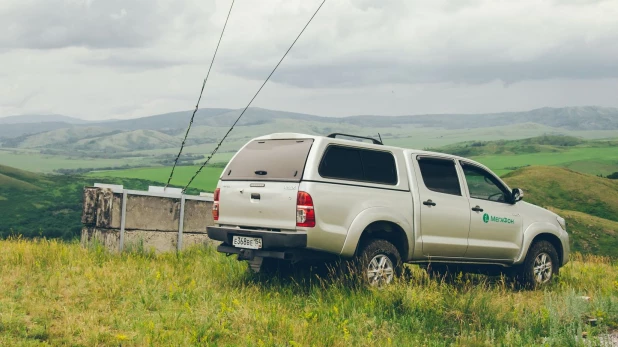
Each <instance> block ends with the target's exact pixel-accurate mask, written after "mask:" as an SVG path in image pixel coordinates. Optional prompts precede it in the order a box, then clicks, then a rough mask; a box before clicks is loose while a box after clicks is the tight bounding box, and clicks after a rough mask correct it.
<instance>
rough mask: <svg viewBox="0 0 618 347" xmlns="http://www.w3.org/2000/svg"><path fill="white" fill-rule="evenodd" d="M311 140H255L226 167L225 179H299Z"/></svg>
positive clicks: (297, 180)
mask: <svg viewBox="0 0 618 347" xmlns="http://www.w3.org/2000/svg"><path fill="white" fill-rule="evenodd" d="M312 144H313V140H312V139H302V140H299V139H292V140H255V141H252V142H251V143H249V144H248V145H247V146H245V147H244V148H243V149H242V150H241V151H240V152H239V153H237V154H236V156H235V157H234V159H232V161H231V162H230V164H229V165H228V166H227V168H226V171H225V172H224V173H223V175H222V176H221V180H223V181H232V180H234V181H241V180H250V181H285V182H300V180H301V178H302V176H303V171H304V169H305V163H306V162H307V156H308V155H309V150H311V145H312Z"/></svg>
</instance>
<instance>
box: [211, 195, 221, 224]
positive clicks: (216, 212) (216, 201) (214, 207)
mask: <svg viewBox="0 0 618 347" xmlns="http://www.w3.org/2000/svg"><path fill="white" fill-rule="evenodd" d="M219 194H220V189H219V188H217V189H216V190H215V197H214V202H213V203H212V219H214V220H219Z"/></svg>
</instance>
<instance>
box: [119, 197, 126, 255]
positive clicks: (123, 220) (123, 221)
mask: <svg viewBox="0 0 618 347" xmlns="http://www.w3.org/2000/svg"><path fill="white" fill-rule="evenodd" d="M126 220H127V190H126V189H123V190H122V210H121V211H120V245H119V248H120V252H121V253H122V251H123V249H124V226H125V224H126Z"/></svg>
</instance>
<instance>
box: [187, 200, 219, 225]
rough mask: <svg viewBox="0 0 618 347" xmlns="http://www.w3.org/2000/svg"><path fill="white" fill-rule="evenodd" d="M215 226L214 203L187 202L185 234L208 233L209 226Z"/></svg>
mask: <svg viewBox="0 0 618 347" xmlns="http://www.w3.org/2000/svg"><path fill="white" fill-rule="evenodd" d="M212 225H214V220H213V219H212V202H211V201H199V200H185V221H184V225H183V227H184V228H183V229H184V232H204V233H205V232H206V227H207V226H212Z"/></svg>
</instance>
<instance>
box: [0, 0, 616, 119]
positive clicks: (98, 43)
mask: <svg viewBox="0 0 618 347" xmlns="http://www.w3.org/2000/svg"><path fill="white" fill-rule="evenodd" d="M320 2H321V0H236V3H235V5H234V9H233V10H232V15H231V18H230V22H229V23H228V28H227V31H226V33H225V36H224V38H223V42H222V44H221V47H220V50H219V56H218V57H217V61H216V62H215V65H214V68H213V73H212V74H211V78H210V80H209V81H208V84H207V86H206V91H205V96H204V98H203V99H202V103H201V107H203V108H206V107H228V108H241V107H244V106H245V105H246V104H247V102H248V101H249V99H250V98H251V96H252V95H253V93H255V91H256V90H257V88H258V87H259V85H260V84H261V83H262V81H263V79H264V78H265V77H266V76H267V75H268V73H269V72H270V70H271V69H272V67H273V66H274V65H275V64H276V62H277V61H278V60H279V59H280V58H281V56H282V54H283V53H284V52H285V50H286V49H287V47H288V45H289V44H290V43H291V42H292V40H293V39H294V38H295V36H296V35H297V34H298V32H299V31H300V30H301V29H302V27H303V26H304V24H305V22H306V21H307V20H308V19H309V17H310V16H311V15H312V13H313V11H314V10H315V9H316V8H317V6H318V5H319V4H320ZM230 3H231V0H0V29H1V30H0V81H1V82H0V116H10V115H18V114H32V113H45V114H47V113H56V114H64V115H69V116H74V117H80V118H84V119H107V118H132V117H141V116H148V115H152V114H160V113H165V112H171V111H178V110H188V109H191V108H193V107H194V105H195V101H196V99H197V95H198V93H199V88H200V86H201V81H202V79H203V77H204V76H205V74H206V72H207V69H208V65H209V63H210V60H211V59H212V54H213V52H214V48H215V45H216V41H217V39H218V36H219V34H220V30H221V28H222V26H223V23H224V21H225V16H226V15H227V12H228V10H229V5H230ZM617 18H618V1H616V0H605V1H603V0H517V1H513V0H502V1H500V0H451V1H446V0H327V1H326V4H325V5H324V7H323V8H322V10H321V11H320V13H319V14H318V15H317V17H316V18H315V19H314V21H313V22H312V24H311V25H310V26H309V28H308V29H307V31H306V32H305V34H304V35H303V36H302V37H301V39H300V40H299V41H298V43H297V45H296V46H295V47H294V49H293V50H292V51H291V53H290V54H289V55H288V57H287V58H286V60H285V61H284V63H283V64H282V65H281V67H280V68H279V70H278V71H277V72H276V73H275V75H274V76H273V79H272V80H271V82H269V84H268V85H267V86H266V87H265V89H264V90H263V92H262V93H261V94H260V96H258V98H257V99H256V101H255V103H254V106H258V107H264V108H271V109H277V110H286V111H295V112H303V113H313V114H319V115H327V116H345V115H355V114H382V115H398V114H422V113H480V112H499V111H514V110H527V109H532V108H538V107H544V106H552V107H561V106H577V105H600V106H612V107H618V19H617Z"/></svg>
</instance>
